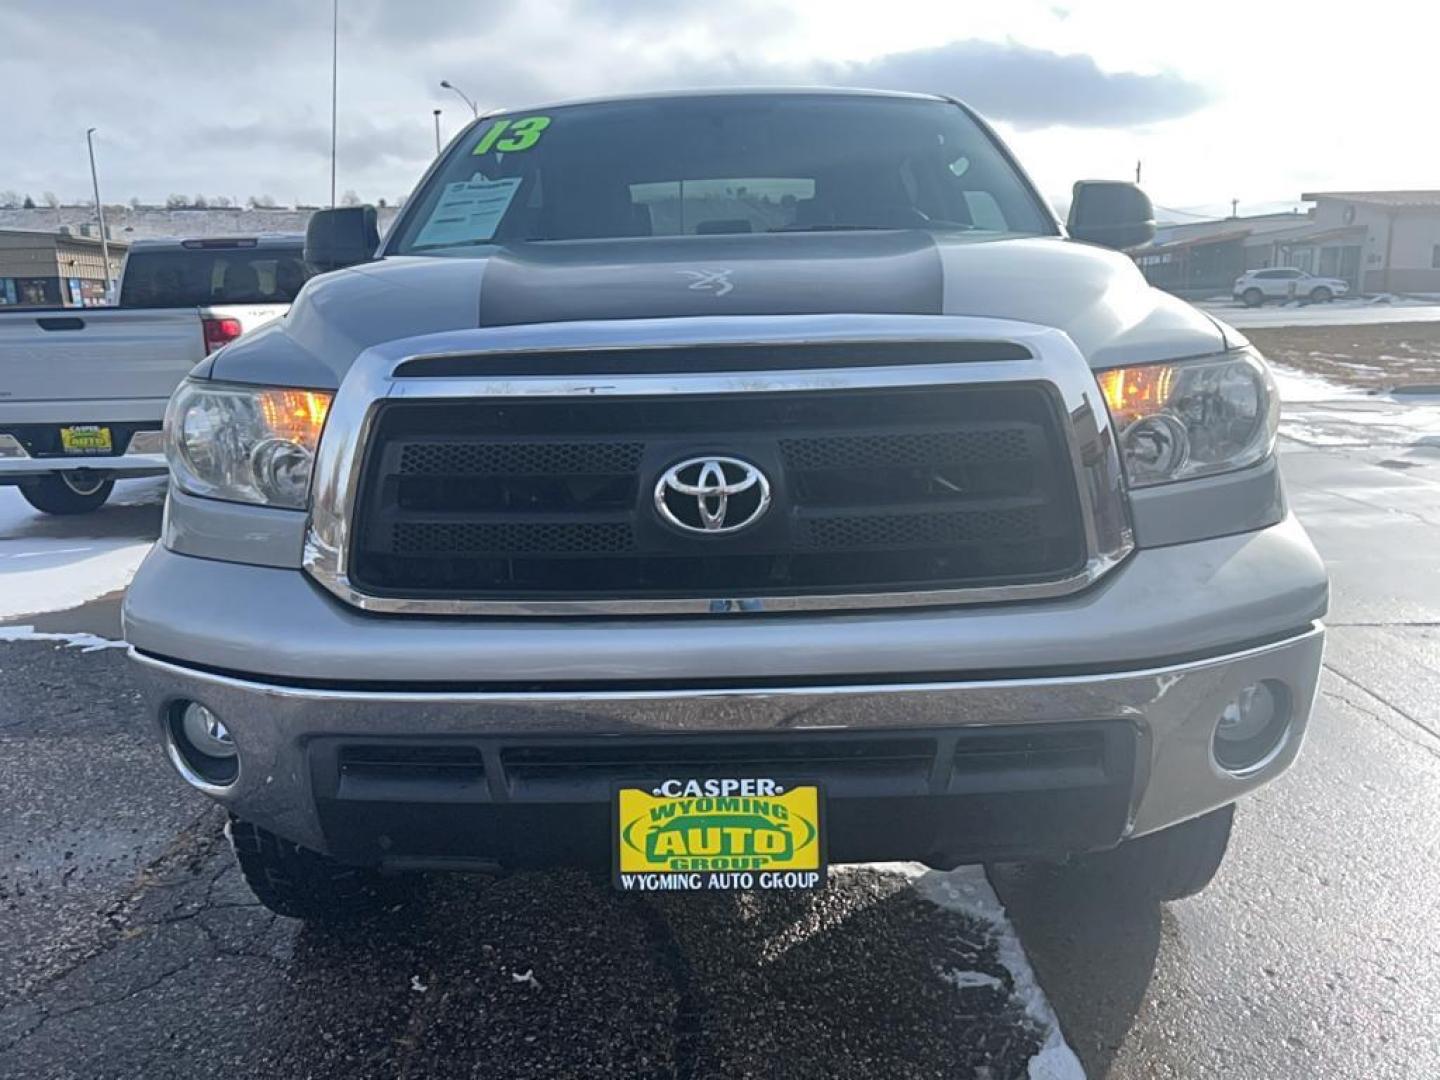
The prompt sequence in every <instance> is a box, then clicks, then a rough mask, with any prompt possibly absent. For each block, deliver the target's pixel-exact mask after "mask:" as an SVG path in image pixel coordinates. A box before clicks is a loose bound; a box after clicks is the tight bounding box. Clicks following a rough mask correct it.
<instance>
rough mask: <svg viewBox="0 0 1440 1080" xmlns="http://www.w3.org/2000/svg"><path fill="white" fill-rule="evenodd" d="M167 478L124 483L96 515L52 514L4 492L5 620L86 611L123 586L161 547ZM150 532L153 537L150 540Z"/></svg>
mask: <svg viewBox="0 0 1440 1080" xmlns="http://www.w3.org/2000/svg"><path fill="white" fill-rule="evenodd" d="M164 498H165V480H164V478H161V477H157V478H147V479H143V480H122V481H120V482H119V483H117V484H116V486H115V493H114V494H113V495H112V496H111V497H110V501H109V502H107V503H106V504H105V506H103V507H102V508H101V509H99V510H98V511H96V512H95V513H94V514H88V515H80V516H75V517H50V516H47V515H45V514H41V513H40V512H39V511H37V510H34V509H33V508H32V507H31V506H30V504H29V503H27V502H26V501H25V500H24V499H22V498H21V497H20V493H19V491H18V490H16V489H15V488H14V487H0V620H14V619H18V618H23V617H25V616H30V615H38V614H41V613H43V612H50V611H64V610H66V609H69V608H74V607H79V606H80V605H81V604H84V603H88V602H89V601H91V600H95V599H97V598H99V597H101V596H105V595H107V594H109V593H113V592H116V591H117V590H119V589H123V588H124V587H125V586H126V585H127V584H128V583H129V581H130V579H131V578H132V577H133V576H134V575H135V571H136V570H137V569H139V567H140V563H141V561H142V560H143V559H144V558H145V553H146V552H148V551H149V550H150V546H151V544H152V543H153V542H154V535H153V533H154V526H155V525H157V524H158V515H157V514H155V513H154V512H153V510H147V509H146V508H149V507H157V506H159V505H160V504H161V503H162V502H163V501H164ZM147 528H148V531H149V535H147V534H146V533H147Z"/></svg>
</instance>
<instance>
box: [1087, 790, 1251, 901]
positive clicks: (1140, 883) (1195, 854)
mask: <svg viewBox="0 0 1440 1080" xmlns="http://www.w3.org/2000/svg"><path fill="white" fill-rule="evenodd" d="M1234 821H1235V806H1234V804H1233V803H1232V804H1231V805H1229V806H1222V807H1221V808H1220V809H1219V810H1212V811H1211V812H1210V813H1208V814H1205V815H1203V816H1201V817H1198V818H1193V819H1191V820H1190V821H1183V822H1181V823H1180V824H1179V825H1172V826H1170V828H1168V829H1161V830H1160V831H1159V832H1156V833H1150V834H1149V835H1148V836H1142V837H1140V838H1139V839H1136V840H1127V841H1126V842H1125V843H1123V844H1121V845H1120V846H1119V847H1118V848H1114V849H1113V850H1111V851H1101V852H1097V853H1095V854H1093V855H1085V856H1082V857H1081V858H1080V859H1079V860H1077V866H1078V867H1079V868H1080V869H1082V870H1083V871H1084V872H1087V873H1090V872H1094V873H1098V874H1101V875H1103V876H1104V878H1105V879H1106V880H1107V881H1109V882H1112V883H1113V885H1114V887H1115V889H1116V890H1117V891H1123V892H1128V893H1130V894H1131V895H1138V896H1142V897H1144V898H1146V899H1149V900H1183V899H1184V898H1185V897H1187V896H1194V895H1195V894H1196V893H1198V892H1200V891H1201V890H1202V889H1204V888H1205V886H1206V885H1209V884H1210V882H1211V881H1212V880H1213V879H1214V877H1215V874H1216V873H1217V872H1218V871H1219V869H1220V864H1221V863H1222V862H1224V860H1225V851H1226V849H1227V848H1228V847H1229V844H1230V829H1231V826H1232V825H1233V824H1234Z"/></svg>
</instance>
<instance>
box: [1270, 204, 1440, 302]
mask: <svg viewBox="0 0 1440 1080" xmlns="http://www.w3.org/2000/svg"><path fill="white" fill-rule="evenodd" d="M1300 197H1301V198H1302V199H1304V200H1306V201H1307V202H1313V203H1314V204H1315V210H1314V213H1313V218H1314V223H1315V229H1316V232H1315V235H1313V236H1311V237H1308V238H1304V237H1301V238H1297V243H1296V244H1294V245H1292V247H1291V251H1290V257H1291V258H1302V259H1304V258H1308V259H1313V261H1314V266H1313V267H1305V269H1313V270H1314V272H1315V273H1317V274H1331V273H1334V271H1333V270H1332V269H1330V267H1332V266H1336V265H1344V266H1347V267H1348V266H1349V265H1350V264H1351V263H1355V264H1356V265H1357V266H1359V267H1360V269H1362V270H1363V273H1364V279H1363V282H1362V283H1361V285H1360V289H1361V291H1363V292H1370V293H1386V292H1400V293H1440V191H1317V192H1312V193H1310V194H1307V195H1302V196H1300ZM1337 259H1339V260H1340V261H1339V262H1337ZM1289 265H1292V266H1301V265H1302V264H1301V263H1299V262H1292V263H1290V264H1289ZM1335 276H1336V277H1346V276H1347V275H1346V274H1344V273H1336V274H1335ZM1352 284H1353V280H1352Z"/></svg>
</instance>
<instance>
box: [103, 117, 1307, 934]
mask: <svg viewBox="0 0 1440 1080" xmlns="http://www.w3.org/2000/svg"><path fill="white" fill-rule="evenodd" d="M1151 218H1152V215H1151V211H1150V204H1149V202H1148V200H1147V199H1146V198H1145V197H1144V195H1143V194H1141V193H1140V192H1139V191H1138V190H1137V189H1135V188H1134V187H1133V186H1130V185H1125V184H1115V183H1102V182H1089V183H1081V184H1078V185H1076V188H1075V195H1074V202H1073V206H1072V208H1071V211H1070V224H1069V227H1068V229H1066V228H1062V226H1061V225H1060V224H1059V223H1058V222H1057V221H1056V220H1055V218H1054V216H1053V215H1052V213H1051V212H1050V210H1049V209H1048V208H1047V206H1046V204H1045V202H1044V201H1043V200H1042V199H1041V197H1040V196H1039V194H1038V193H1037V191H1036V190H1035V188H1034V186H1033V185H1032V184H1031V182H1030V181H1029V180H1028V179H1027V178H1026V176H1025V175H1024V173H1023V172H1022V171H1021V170H1020V168H1019V167H1018V166H1017V165H1016V163H1015V162H1014V160H1013V159H1012V158H1011V157H1010V155H1009V153H1008V152H1007V151H1006V149H1005V148H1004V146H1003V145H1002V144H1001V143H1000V142H999V140H998V139H997V138H996V136H995V135H994V134H993V133H992V132H991V131H990V130H989V129H988V128H987V127H986V125H985V124H984V123H983V122H982V121H981V120H980V119H979V118H978V117H977V116H976V115H975V114H974V113H973V112H971V111H970V110H969V109H967V108H966V107H965V106H963V105H961V104H960V103H958V102H955V101H951V100H948V99H942V98H936V97H925V96H910V95H895V94H868V93H860V92H835V91H824V92H820V91H795V92H780V93H776V92H765V93H759V92H710V93H698V94H681V95H669V96H657V97H638V98H629V99H621V100H606V101H597V102H588V103H576V104H565V105H557V106H552V107H542V108H535V109H527V110H520V111H510V112H505V113H500V114H496V115H490V116H485V117H482V118H481V119H479V120H477V121H476V122H475V124H474V125H473V126H472V127H471V128H469V129H468V130H467V131H466V132H464V133H463V135H462V136H461V137H459V138H458V139H457V140H456V141H455V143H454V144H453V145H452V146H451V147H450V148H449V150H448V151H447V152H446V153H445V154H444V155H443V156H442V157H441V158H440V159H439V160H438V161H437V162H436V163H435V164H434V165H433V167H432V168H431V170H430V172H429V174H428V175H427V176H426V177H425V178H424V179H423V181H422V182H421V184H420V186H419V188H418V189H417V191H416V193H415V195H414V197H413V198H412V199H411V200H410V202H409V203H408V204H407V205H406V208H405V210H404V212H403V214H402V215H401V216H400V218H399V219H398V221H397V222H396V224H395V226H394V227H393V228H392V229H391V231H390V232H389V234H388V236H387V238H386V240H385V242H384V243H383V244H380V243H379V239H378V237H377V236H376V233H375V225H374V221H375V218H374V212H373V211H372V210H368V209H366V208H355V209H341V210H336V211H329V212H325V213H322V214H317V215H316V217H315V219H314V220H313V221H312V223H311V226H310V231H309V234H308V237H307V249H306V254H307V260H308V261H310V262H311V263H313V264H315V265H316V266H318V267H320V268H322V269H325V268H333V269H334V270H335V272H333V273H324V274H322V275H321V276H319V277H317V278H314V279H312V280H311V281H310V282H309V283H308V284H307V285H306V286H305V288H304V290H303V291H302V292H301V294H300V296H299V298H298V299H297V301H296V303H295V306H294V308H293V309H292V311H291V313H290V316H289V318H288V319H287V320H285V321H284V323H277V324H272V325H271V326H269V327H267V328H264V329H262V330H260V331H259V332H257V333H255V334H251V335H248V336H247V337H246V338H245V339H244V340H242V341H239V342H236V343H235V344H232V345H229V346H227V347H226V348H224V349H221V350H220V351H219V352H217V353H215V354H214V355H212V356H211V357H210V358H209V360H208V361H207V362H206V363H205V364H203V365H202V366H201V367H200V368H199V369H197V370H196V371H195V372H194V373H193V374H192V376H191V377H190V378H189V379H188V380H187V381H186V382H185V383H184V385H183V386H182V387H181V388H180V389H179V390H178V391H177V393H176V395H175V397H174V398H173V399H172V401H171V403H170V409H169V414H168V420H167V428H166V430H167V450H168V453H169V456H170V461H171V465H172V467H173V473H172V483H171V492H170V501H169V508H168V513H167V516H166V522H165V531H164V538H163V543H162V544H159V545H157V546H156V548H155V550H154V551H153V552H152V554H151V555H150V556H149V558H148V560H147V561H146V562H145V564H144V566H143V567H142V568H141V570H140V572H139V574H138V575H137V576H136V578H135V580H134V583H133V585H132V587H131V588H130V591H129V594H128V596H127V598H126V602H125V632H126V636H127V639H128V641H129V642H130V643H131V646H132V651H131V655H132V657H133V659H134V662H135V664H136V666H137V669H138V672H139V675H140V677H141V679H142V682H143V684H144V687H145V696H146V702H147V704H146V709H147V712H148V716H149V722H150V723H151V724H153V727H154V730H155V733H156V735H157V736H158V738H159V740H160V743H161V744H162V745H163V747H164V749H165V752H166V753H167V754H168V756H169V760H170V761H171V763H172V764H173V766H174V767H175V769H176V770H177V771H178V772H179V774H180V775H181V776H182V777H183V778H184V779H185V781H187V782H188V783H189V784H191V785H192V786H193V787H195V788H198V789H199V790H200V791H202V792H205V793H206V794H207V795H210V796H212V797H213V798H215V799H216V800H218V801H219V802H221V803H222V804H224V805H225V806H226V807H227V808H228V809H229V811H230V813H231V820H230V830H229V833H230V838H231V841H232V843H233V846H234V848H235V851H236V854H237V856H238V858H239V861H240V865H241V867H242V868H243V870H244V873H245V875H246V877H247V879H248V880H249V882H250V884H251V886H252V887H253V889H254V891H255V892H256V894H257V895H258V896H259V897H260V899H261V900H262V901H263V902H264V903H265V904H267V905H268V906H270V907H271V908H272V909H274V910H275V911H278V912H282V913H284V914H288V915H296V916H300V917H304V918H312V919H326V918H333V917H339V916H342V915H344V914H347V913H350V912H354V911H355V910H357V909H362V908H363V907H364V906H365V905H366V904H370V903H373V902H375V901H376V900H377V899H379V898H382V897H385V896H386V895H387V893H389V892H390V891H391V890H392V889H393V888H395V887H396V885H397V884H398V883H399V882H400V881H403V872H405V871H415V870H435V869H456V870H493V869H495V868H497V867H513V866H528V865H536V864H541V865H543V864H553V863H565V864H572V865H580V866H587V867H592V868H595V869H597V870H601V871H606V872H608V873H609V874H611V875H612V878H613V881H614V883H615V885H616V887H618V888H621V889H625V890H629V891H649V890H656V889H664V890H692V889H711V888H721V889H731V888H734V889H788V888H813V887H818V886H820V885H822V884H823V883H824V881H825V876H826V867H827V865H828V864H830V863H835V862H852V861H869V860H888V859H906V860H919V861H921V862H924V863H927V864H929V865H931V866H935V867H950V866H954V865H957V864H961V863H967V862H989V861H1031V860H1034V861H1046V862H1054V863H1058V864H1063V865H1079V866H1094V865H1096V864H1098V865H1100V866H1101V867H1102V868H1103V870H1104V872H1105V873H1108V874H1112V875H1113V876H1114V880H1115V887H1116V888H1117V889H1134V890H1137V891H1142V892H1144V893H1145V894H1146V895H1150V896H1154V897H1157V898H1172V897H1178V896H1184V895H1187V894H1190V893H1192V892H1194V891H1196V890H1198V889H1199V888H1201V887H1202V886H1203V885H1205V884H1206V882H1207V881H1208V880H1209V879H1210V878H1211V876H1212V875H1213V874H1214V873H1215V872H1216V869H1217V867H1218V866H1219V864H1220V860H1221V857H1222V855H1223V853H1224V851H1225V848H1226V844H1227V840H1228V837H1229V833H1230V828H1231V820H1232V814H1233V805H1234V803H1235V802H1236V800H1238V799H1239V798H1240V797H1241V796H1243V795H1244V794H1246V793H1247V792H1249V791H1251V790H1253V789H1255V788H1256V787H1258V786H1259V785H1261V784H1264V783H1265V782H1267V781H1269V780H1271V779H1273V778H1274V777H1275V776H1276V775H1277V774H1279V773H1280V772H1281V771H1282V770H1284V769H1285V768H1286V767H1287V766H1289V765H1290V763H1291V762H1292V761H1293V760H1294V758H1295V755H1296V754H1297V752H1298V751H1299V749H1300V744H1301V740H1302V736H1303V735H1304V731H1305V726H1306V722H1307V719H1308V717H1309V715H1310V710H1311V705H1312V701H1313V699H1314V696H1315V692H1316V681H1317V677H1318V674H1319V670H1320V660H1321V647H1322V642H1323V633H1324V632H1323V629H1322V625H1321V622H1320V619H1321V617H1322V616H1323V614H1324V612H1325V609H1326V603H1327V581H1326V575H1325V570H1324V567H1323V565H1322V563H1321V561H1320V559H1319V558H1318V557H1317V555H1316V552H1315V550H1314V548H1313V547H1312V546H1311V545H1310V543H1309V541H1308V539H1307V538H1306V536H1305V534H1304V532H1303V531H1302V530H1301V528H1300V526H1299V525H1298V524H1297V523H1296V521H1295V520H1294V518H1293V517H1292V516H1290V514H1289V512H1288V511H1287V508H1286V504H1285V499H1284V496H1283V494H1282V490H1281V482H1280V475H1279V471H1278V469H1277V465H1276V457H1275V441H1276V425H1277V414H1278V402H1277V399H1276V391H1275V386H1274V383H1273V380H1272V379H1271V376H1270V374H1269V372H1268V370H1267V367H1266V365H1265V362H1264V361H1263V360H1262V359H1261V357H1260V356H1259V355H1257V353H1256V352H1255V350H1254V349H1253V348H1251V347H1250V346H1249V345H1248V344H1247V343H1246V341H1245V340H1244V338H1242V337H1241V336H1240V335H1239V334H1237V333H1236V332H1235V331H1234V330H1232V329H1230V328H1229V327H1226V326H1224V325H1221V324H1219V323H1217V322H1215V321H1214V320H1212V319H1211V318H1209V317H1207V316H1205V315H1203V314H1201V313H1200V312H1198V311H1196V310H1195V309H1194V308H1192V307H1190V306H1188V305H1186V304H1184V303H1182V302H1181V301H1179V300H1177V299H1175V298H1173V297H1171V296H1169V295H1166V294H1165V293H1162V292H1158V291H1156V290H1154V289H1151V288H1149V287H1148V286H1147V285H1146V283H1145V281H1144V280H1143V278H1142V277H1141V275H1140V274H1139V273H1138V271H1137V270H1136V268H1135V266H1134V265H1133V263H1132V262H1131V260H1130V259H1129V258H1127V257H1126V256H1125V255H1123V254H1120V253H1119V252H1117V251H1115V250H1107V247H1109V248H1124V247H1128V246H1134V245H1136V244H1139V243H1142V242H1143V241H1144V240H1145V239H1146V238H1147V237H1148V236H1149V235H1151V233H1152V232H1153V222H1152V220H1151Z"/></svg>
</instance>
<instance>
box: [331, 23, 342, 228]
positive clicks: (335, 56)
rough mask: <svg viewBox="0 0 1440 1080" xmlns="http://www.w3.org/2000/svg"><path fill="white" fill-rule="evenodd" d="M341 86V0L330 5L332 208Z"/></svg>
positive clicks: (332, 202) (333, 204)
mask: <svg viewBox="0 0 1440 1080" xmlns="http://www.w3.org/2000/svg"><path fill="white" fill-rule="evenodd" d="M339 88H340V0H334V2H333V3H332V4H331V7H330V209H331V210H334V209H335V118H336V116H337V114H338V111H339V106H338V102H339V100H340V99H339Z"/></svg>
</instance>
